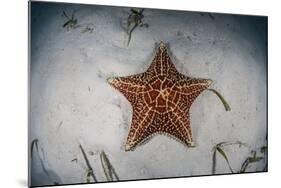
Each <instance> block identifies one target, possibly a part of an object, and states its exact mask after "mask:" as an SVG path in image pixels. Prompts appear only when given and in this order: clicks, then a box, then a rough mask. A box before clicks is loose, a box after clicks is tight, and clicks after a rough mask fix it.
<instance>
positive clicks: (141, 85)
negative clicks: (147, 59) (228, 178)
mask: <svg viewBox="0 0 281 188" xmlns="http://www.w3.org/2000/svg"><path fill="white" fill-rule="evenodd" d="M144 76H145V74H136V75H132V76H125V77H113V78H108V79H107V82H108V83H109V84H110V85H111V86H113V87H114V88H115V89H117V90H119V91H120V92H121V93H122V94H123V95H124V96H125V97H126V98H127V100H128V101H129V102H131V103H135V102H136V101H137V96H138V95H139V93H140V92H143V91H144V90H145V82H143V81H142V80H143V78H144Z"/></svg>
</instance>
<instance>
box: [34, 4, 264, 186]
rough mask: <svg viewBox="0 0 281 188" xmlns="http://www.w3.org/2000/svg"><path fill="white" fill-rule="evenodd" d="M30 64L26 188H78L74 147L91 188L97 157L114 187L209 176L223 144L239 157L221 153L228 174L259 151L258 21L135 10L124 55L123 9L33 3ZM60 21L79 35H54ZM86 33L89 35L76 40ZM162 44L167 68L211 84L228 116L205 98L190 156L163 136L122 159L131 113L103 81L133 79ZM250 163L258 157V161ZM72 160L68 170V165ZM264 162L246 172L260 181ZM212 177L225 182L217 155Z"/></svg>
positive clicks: (197, 111) (196, 114) (194, 111)
mask: <svg viewBox="0 0 281 188" xmlns="http://www.w3.org/2000/svg"><path fill="white" fill-rule="evenodd" d="M31 8H32V9H31V48H30V49H31V56H30V60H31V63H30V99H31V100H30V145H31V141H32V140H34V139H37V140H38V142H37V143H38V150H36V149H34V148H36V147H34V148H33V152H32V158H31V157H30V162H31V163H30V164H31V167H30V169H31V176H32V181H31V183H32V185H53V184H54V183H55V182H56V183H59V184H72V183H85V182H86V174H87V167H86V164H85V161H84V158H83V155H82V153H81V151H80V149H79V144H81V145H82V146H83V147H84V149H85V151H86V153H87V156H88V158H89V161H90V163H91V165H92V167H93V170H94V173H95V175H96V176H97V179H98V181H106V178H105V175H104V173H103V170H102V166H101V162H100V157H99V154H100V152H101V151H102V150H103V151H105V153H106V154H107V155H108V157H109V159H110V161H111V163H112V165H113V166H114V168H115V170H116V172H117V173H118V175H119V178H120V180H134V179H150V178H164V177H177V176H197V175H209V174H211V173H212V171H211V169H212V155H213V152H212V148H213V146H214V145H215V144H217V143H220V142H223V141H230V142H233V141H241V142H243V143H246V144H247V146H248V147H238V146H229V147H225V148H224V150H225V152H226V154H227V156H228V159H229V162H230V164H231V166H232V168H233V170H234V171H235V172H238V171H239V170H240V168H241V165H242V163H243V161H244V160H245V159H246V158H247V157H248V156H250V155H251V153H250V152H251V150H259V148H260V147H262V146H265V145H266V144H267V141H266V135H267V87H266V85H267V33H266V27H267V19H266V18H265V17H252V16H238V15H225V14H212V15H209V14H207V13H201V14H200V13H199V12H183V11H180V12H177V11H166V10H165V11H164V10H152V9H145V10H144V12H143V13H144V18H143V22H144V23H147V24H149V27H148V28H145V27H138V28H136V29H135V31H134V32H133V34H132V39H131V42H130V44H129V46H127V45H126V43H127V39H128V35H127V34H126V32H125V30H124V26H126V24H125V23H126V18H127V17H128V15H129V14H130V8H122V7H106V6H86V5H71V4H55V3H39V2H37V3H34V2H33V3H32V7H31ZM63 11H65V12H66V13H67V14H69V15H71V13H72V11H75V18H77V20H78V24H81V25H82V27H80V28H76V29H69V31H67V29H66V28H63V27H62V25H63V24H64V23H65V22H66V18H65V17H63V16H62V12H63ZM86 25H88V26H91V27H93V32H92V33H90V32H84V33H83V32H82V31H83V28H84V27H86ZM160 41H164V42H165V43H167V44H168V46H169V51H170V55H171V57H172V59H173V62H174V64H175V66H176V68H177V69H178V70H179V71H180V72H182V73H184V74H186V75H189V76H192V77H199V78H210V79H212V80H213V81H214V83H213V84H212V85H211V88H214V89H216V90H218V91H219V92H220V93H221V94H222V95H223V96H224V97H225V99H226V100H227V101H228V102H229V104H230V106H231V111H229V112H226V111H225V109H224V107H223V105H222V103H221V101H220V100H219V98H218V97H217V96H216V95H214V94H213V93H212V92H209V91H204V92H203V93H202V94H201V95H200V96H199V97H198V98H197V99H196V100H195V102H194V103H193V105H192V107H191V110H190V114H191V127H192V132H193V137H194V139H195V142H196V147H195V148H187V147H186V146H184V145H183V144H181V143H179V142H177V141H175V140H173V139H171V138H169V137H167V136H163V135H157V136H155V137H153V138H152V139H151V140H150V141H149V142H147V143H146V144H144V145H141V146H138V147H137V148H136V150H135V151H131V152H125V151H124V149H125V148H124V145H125V142H126V138H127V134H128V130H129V127H130V122H131V117H132V109H131V106H130V103H129V102H128V101H127V100H126V99H125V97H123V95H122V94H121V93H119V92H118V91H117V90H115V89H113V88H112V87H111V86H110V85H109V84H108V83H107V82H106V79H107V78H108V77H111V76H125V75H132V74H136V73H140V72H143V71H145V70H146V68H147V67H148V66H149V65H150V63H151V61H152V59H153V56H154V53H155V47H156V46H155V44H156V43H159V42H160ZM258 155H262V154H260V153H259V152H258ZM73 159H77V160H73ZM266 163H267V160H261V161H259V162H258V163H254V164H251V165H250V166H249V168H248V169H247V171H248V172H255V171H263V170H264V166H265V165H266ZM216 173H217V174H222V173H230V171H229V168H228V166H227V164H226V162H225V160H224V159H223V157H222V156H221V155H219V154H218V156H217V167H216Z"/></svg>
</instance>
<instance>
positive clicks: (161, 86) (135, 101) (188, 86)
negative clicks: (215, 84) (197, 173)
mask: <svg viewBox="0 0 281 188" xmlns="http://www.w3.org/2000/svg"><path fill="white" fill-rule="evenodd" d="M108 82H109V84H110V85H112V86H113V87H114V88H116V89H117V90H119V91H120V92H121V93H122V94H123V95H124V96H125V97H126V98H127V100H128V101H129V102H130V103H131V105H132V108H133V117H132V124H131V127H130V131H129V134H128V138H127V142H126V145H125V150H126V151H129V150H133V149H134V148H135V147H136V146H137V145H139V144H140V143H143V142H144V141H146V140H148V139H149V138H150V137H152V136H153V135H155V134H157V133H160V134H166V135H169V136H171V137H172V138H175V139H176V140H178V141H180V142H182V143H183V144H185V145H186V146H188V147H194V146H195V144H194V141H193V138H192V132H191V128H190V116H189V109H190V107H191V105H192V103H193V102H194V100H195V99H196V97H197V96H199V94H200V93H201V92H202V91H204V90H205V89H207V88H208V87H209V85H210V84H211V83H212V81H211V80H210V79H196V78H191V77H188V76H185V75H183V74H181V73H179V72H178V71H177V69H176V67H175V66H174V64H173V63H172V61H171V59H170V57H169V55H168V52H167V48H166V46H165V44H164V43H163V42H161V43H160V44H159V47H158V50H157V52H156V55H155V57H154V59H153V61H152V64H151V65H150V66H149V68H148V69H147V70H146V71H145V72H144V73H140V74H136V75H132V76H125V77H115V78H109V79H108Z"/></svg>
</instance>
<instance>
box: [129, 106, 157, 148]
mask: <svg viewBox="0 0 281 188" xmlns="http://www.w3.org/2000/svg"><path fill="white" fill-rule="evenodd" d="M153 118H154V113H153V112H152V111H151V109H150V108H149V107H147V106H143V105H142V104H141V103H139V105H137V106H135V107H134V108H133V117H132V124H131V127H130V131H129V134H128V137H127V142H126V145H125V151H129V150H133V149H134V148H135V147H136V146H137V145H138V144H140V143H142V142H143V141H145V139H146V138H147V137H148V136H149V135H151V133H150V132H148V131H147V130H146V129H147V127H148V126H150V125H151V122H152V121H153Z"/></svg>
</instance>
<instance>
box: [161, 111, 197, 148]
mask: <svg viewBox="0 0 281 188" xmlns="http://www.w3.org/2000/svg"><path fill="white" fill-rule="evenodd" d="M168 116H169V125H170V126H169V128H168V129H167V130H166V132H167V133H168V134H169V135H171V136H173V137H175V138H176V139H178V140H179V141H180V142H182V143H183V144H185V145H187V146H189V147H193V146H194V141H193V138H192V132H191V127H190V119H189V112H188V113H186V112H184V111H183V110H181V109H180V108H179V107H177V108H175V109H174V110H173V111H172V112H170V113H168Z"/></svg>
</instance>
